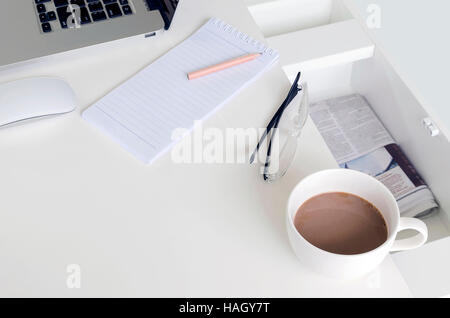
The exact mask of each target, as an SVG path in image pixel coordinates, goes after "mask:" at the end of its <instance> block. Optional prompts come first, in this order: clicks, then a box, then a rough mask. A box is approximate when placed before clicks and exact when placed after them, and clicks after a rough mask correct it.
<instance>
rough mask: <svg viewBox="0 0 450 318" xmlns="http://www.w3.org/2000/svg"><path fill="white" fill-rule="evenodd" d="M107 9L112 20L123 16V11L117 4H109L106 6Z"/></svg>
mask: <svg viewBox="0 0 450 318" xmlns="http://www.w3.org/2000/svg"><path fill="white" fill-rule="evenodd" d="M105 8H106V12H108V16H109V17H110V18H116V17H120V16H121V15H122V11H121V10H120V7H119V5H118V4H117V3H113V4H108V5H106V6H105Z"/></svg>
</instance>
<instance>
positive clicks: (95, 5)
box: [89, 1, 103, 12]
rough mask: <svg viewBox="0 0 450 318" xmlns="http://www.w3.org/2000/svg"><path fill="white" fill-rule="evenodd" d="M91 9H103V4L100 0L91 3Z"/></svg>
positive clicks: (92, 10)
mask: <svg viewBox="0 0 450 318" xmlns="http://www.w3.org/2000/svg"><path fill="white" fill-rule="evenodd" d="M89 10H90V11H91V12H94V11H102V10H103V4H102V3H101V2H100V1H99V2H92V3H89Z"/></svg>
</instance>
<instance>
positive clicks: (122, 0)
mask: <svg viewBox="0 0 450 318" xmlns="http://www.w3.org/2000/svg"><path fill="white" fill-rule="evenodd" d="M119 3H120V4H121V5H123V6H124V5H126V4H128V0H119Z"/></svg>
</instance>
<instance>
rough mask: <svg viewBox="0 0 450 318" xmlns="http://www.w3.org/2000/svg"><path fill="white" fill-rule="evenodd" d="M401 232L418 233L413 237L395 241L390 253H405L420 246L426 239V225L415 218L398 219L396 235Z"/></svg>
mask: <svg viewBox="0 0 450 318" xmlns="http://www.w3.org/2000/svg"><path fill="white" fill-rule="evenodd" d="M403 230H415V231H417V232H419V233H418V234H416V235H414V236H413V237H409V238H406V239H402V240H395V241H394V244H393V245H392V247H391V252H397V251H406V250H411V249H414V248H417V247H420V246H422V245H423V244H425V242H426V241H427V239H428V229H427V226H426V224H425V223H424V222H423V221H421V220H419V219H415V218H400V220H399V224H398V230H397V233H398V232H400V231H403Z"/></svg>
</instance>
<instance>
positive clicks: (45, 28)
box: [42, 22, 52, 33]
mask: <svg viewBox="0 0 450 318" xmlns="http://www.w3.org/2000/svg"><path fill="white" fill-rule="evenodd" d="M42 32H44V33H48V32H52V26H51V25H50V23H48V22H45V23H42Z"/></svg>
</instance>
